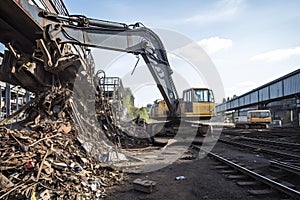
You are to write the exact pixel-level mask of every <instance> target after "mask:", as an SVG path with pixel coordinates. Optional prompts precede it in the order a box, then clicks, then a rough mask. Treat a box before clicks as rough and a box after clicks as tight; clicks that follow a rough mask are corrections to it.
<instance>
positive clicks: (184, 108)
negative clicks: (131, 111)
mask: <svg viewBox="0 0 300 200" xmlns="http://www.w3.org/2000/svg"><path fill="white" fill-rule="evenodd" d="M182 97H183V98H182V99H180V101H179V102H180V113H181V118H184V119H186V120H210V119H211V117H213V116H214V115H215V104H214V95H213V92H212V90H210V89H208V88H190V89H187V90H184V91H183V95H182ZM168 113H169V110H168V107H167V105H166V102H165V101H164V100H160V101H155V102H154V104H153V105H152V107H151V110H150V117H151V118H152V119H156V120H166V119H168V117H169V114H168Z"/></svg>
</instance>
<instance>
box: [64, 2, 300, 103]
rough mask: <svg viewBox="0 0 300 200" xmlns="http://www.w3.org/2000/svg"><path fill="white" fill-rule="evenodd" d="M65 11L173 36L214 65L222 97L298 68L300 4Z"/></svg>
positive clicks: (121, 5)
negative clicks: (199, 50)
mask: <svg viewBox="0 0 300 200" xmlns="http://www.w3.org/2000/svg"><path fill="white" fill-rule="evenodd" d="M64 2H65V4H66V6H67V8H68V10H69V12H70V13H73V14H84V15H86V16H88V17H92V18H98V19H105V20H111V21H118V22H124V23H128V24H130V23H134V22H136V21H140V22H142V23H143V24H144V25H146V26H147V27H150V28H154V29H155V28H159V29H167V30H172V31H176V32H178V33H180V34H183V35H185V36H187V37H188V38H190V39H191V40H193V41H195V42H197V43H198V44H199V45H201V46H202V47H203V49H204V50H205V51H206V52H207V54H208V55H209V56H210V58H211V59H212V61H213V62H214V64H215V66H216V68H217V69H218V72H219V74H220V76H221V79H222V81H223V86H224V90H225V97H232V96H233V95H234V94H236V95H241V94H243V93H245V92H247V91H249V90H251V89H254V88H255V87H258V86H260V85H262V84H264V83H267V82H269V81H271V80H273V79H275V78H279V77H280V76H282V75H285V74H287V73H289V72H291V71H294V70H296V69H298V68H299V66H300V64H299V63H300V37H299V35H300V26H299V22H300V12H299V8H300V1H297V0H289V1H283V0H281V1H280V0H277V1H274V0H264V1H261V0H251V1H250V0H220V1H204V0H193V1H170V0H165V1H155V0H154V1H133V0H123V1H96V0H89V1H88V3H87V1H84V0H77V1H71V0H65V1H64Z"/></svg>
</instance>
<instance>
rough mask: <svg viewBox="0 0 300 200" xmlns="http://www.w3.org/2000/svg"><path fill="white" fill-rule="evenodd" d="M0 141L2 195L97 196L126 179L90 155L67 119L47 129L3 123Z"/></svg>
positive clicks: (37, 196) (85, 197)
mask: <svg viewBox="0 0 300 200" xmlns="http://www.w3.org/2000/svg"><path fill="white" fill-rule="evenodd" d="M53 127H55V128H53ZM0 141H1V142H0V148H1V151H0V158H1V161H0V162H1V163H0V165H1V167H0V169H1V173H0V187H1V191H0V199H30V198H31V199H35V198H36V199H42V200H50V199H96V198H97V197H99V198H100V197H104V196H105V188H106V187H109V186H112V185H114V184H119V183H120V182H121V181H122V180H123V173H121V172H118V171H114V170H112V169H111V168H109V167H103V166H102V165H101V164H100V163H99V161H97V160H96V159H94V158H93V157H90V156H88V155H87V154H86V152H85V151H84V149H83V148H82V147H81V144H80V143H79V141H78V140H77V135H76V133H75V132H74V130H73V128H72V127H71V126H70V125H65V124H64V123H57V124H55V126H52V127H50V126H49V127H47V130H46V129H45V130H44V131H29V130H24V129H23V130H21V131H17V130H10V129H7V128H4V127H2V128H1V131H0Z"/></svg>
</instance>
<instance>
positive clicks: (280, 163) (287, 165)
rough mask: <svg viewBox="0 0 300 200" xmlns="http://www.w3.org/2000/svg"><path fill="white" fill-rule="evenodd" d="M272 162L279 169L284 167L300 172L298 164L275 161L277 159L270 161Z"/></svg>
mask: <svg viewBox="0 0 300 200" xmlns="http://www.w3.org/2000/svg"><path fill="white" fill-rule="evenodd" d="M270 164H271V165H272V166H274V167H277V168H279V169H283V170H285V171H289V172H292V173H294V174H300V167H298V166H294V165H291V164H288V163H285V162H279V161H275V160H272V161H270Z"/></svg>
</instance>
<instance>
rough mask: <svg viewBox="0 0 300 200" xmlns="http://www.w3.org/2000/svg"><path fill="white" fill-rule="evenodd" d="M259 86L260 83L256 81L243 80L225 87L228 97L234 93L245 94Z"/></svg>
mask: <svg viewBox="0 0 300 200" xmlns="http://www.w3.org/2000/svg"><path fill="white" fill-rule="evenodd" d="M258 86H259V83H257V82H254V81H243V82H239V83H236V84H235V85H232V86H230V87H225V90H226V97H233V95H237V96H240V95H243V94H245V93H246V92H248V91H250V90H253V89H255V88H257V87H258Z"/></svg>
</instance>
